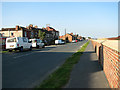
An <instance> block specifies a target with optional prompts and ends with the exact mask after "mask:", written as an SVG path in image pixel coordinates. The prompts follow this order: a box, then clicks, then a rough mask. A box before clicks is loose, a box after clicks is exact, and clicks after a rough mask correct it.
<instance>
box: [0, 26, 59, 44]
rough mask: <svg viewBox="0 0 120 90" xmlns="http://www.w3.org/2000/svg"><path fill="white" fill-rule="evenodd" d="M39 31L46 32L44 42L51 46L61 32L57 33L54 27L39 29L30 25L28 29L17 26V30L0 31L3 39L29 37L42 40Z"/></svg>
mask: <svg viewBox="0 0 120 90" xmlns="http://www.w3.org/2000/svg"><path fill="white" fill-rule="evenodd" d="M39 30H40V31H42V32H45V38H44V41H46V43H48V44H51V42H52V41H53V42H54V40H56V39H58V37H59V31H56V30H55V29H54V28H52V27H46V28H38V26H33V25H32V24H30V25H29V26H27V27H21V26H18V25H17V26H16V27H15V28H2V30H0V35H1V36H2V37H28V38H29V39H32V38H40V37H39V35H38V33H39Z"/></svg>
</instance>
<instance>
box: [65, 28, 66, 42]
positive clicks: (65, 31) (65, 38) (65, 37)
mask: <svg viewBox="0 0 120 90" xmlns="http://www.w3.org/2000/svg"><path fill="white" fill-rule="evenodd" d="M65 43H66V29H65Z"/></svg>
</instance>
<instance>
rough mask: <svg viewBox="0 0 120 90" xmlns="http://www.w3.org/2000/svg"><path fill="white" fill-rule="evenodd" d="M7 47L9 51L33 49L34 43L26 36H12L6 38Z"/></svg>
mask: <svg viewBox="0 0 120 90" xmlns="http://www.w3.org/2000/svg"><path fill="white" fill-rule="evenodd" d="M6 49H7V50H9V51H12V50H19V51H23V50H24V49H29V50H32V43H31V41H29V40H28V38H26V37H12V38H7V39H6Z"/></svg>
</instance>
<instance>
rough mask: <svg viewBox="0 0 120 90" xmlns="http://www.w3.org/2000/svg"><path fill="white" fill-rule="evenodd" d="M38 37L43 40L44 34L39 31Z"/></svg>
mask: <svg viewBox="0 0 120 90" xmlns="http://www.w3.org/2000/svg"><path fill="white" fill-rule="evenodd" d="M38 37H39V38H40V39H41V40H43V39H44V38H45V32H42V31H41V30H39V33H38Z"/></svg>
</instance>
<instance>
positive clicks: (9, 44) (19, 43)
mask: <svg viewBox="0 0 120 90" xmlns="http://www.w3.org/2000/svg"><path fill="white" fill-rule="evenodd" d="M72 42H73V43H75V42H78V41H77V40H73V41H72ZM55 44H56V45H58V44H65V42H64V41H62V40H55ZM44 47H45V44H44V42H43V41H42V40H40V39H28V38H27V37H11V38H6V50H9V51H10V52H11V51H12V50H19V51H21V52H22V51H23V50H24V49H29V50H32V48H44Z"/></svg>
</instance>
